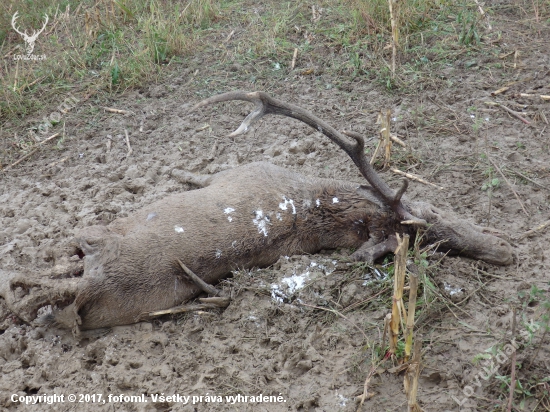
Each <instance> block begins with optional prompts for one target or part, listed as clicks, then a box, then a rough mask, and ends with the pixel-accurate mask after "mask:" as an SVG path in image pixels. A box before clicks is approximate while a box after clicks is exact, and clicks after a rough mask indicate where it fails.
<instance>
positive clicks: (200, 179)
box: [170, 169, 215, 187]
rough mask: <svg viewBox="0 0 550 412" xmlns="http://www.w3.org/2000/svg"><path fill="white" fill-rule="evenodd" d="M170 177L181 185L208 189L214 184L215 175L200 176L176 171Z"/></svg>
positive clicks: (184, 171)
mask: <svg viewBox="0 0 550 412" xmlns="http://www.w3.org/2000/svg"><path fill="white" fill-rule="evenodd" d="M170 175H171V176H172V177H174V178H175V179H176V180H178V181H179V182H181V183H191V184H192V185H195V186H198V187H206V186H208V185H210V183H212V178H213V177H214V176H215V175H199V174H196V173H192V172H188V171H186V170H179V169H174V170H172V172H170Z"/></svg>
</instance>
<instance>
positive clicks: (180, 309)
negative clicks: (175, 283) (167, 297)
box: [137, 259, 231, 321]
mask: <svg viewBox="0 0 550 412" xmlns="http://www.w3.org/2000/svg"><path fill="white" fill-rule="evenodd" d="M177 262H178V264H179V265H180V266H181V268H182V269H183V271H184V272H185V273H186V274H187V276H189V278H190V279H191V280H192V281H193V282H194V283H195V285H197V286H198V287H199V288H200V289H201V290H202V291H203V292H206V293H207V294H209V295H214V297H210V298H199V301H200V302H201V303H200V304H194V305H193V304H191V305H180V306H176V307H173V308H169V309H164V310H157V311H154V312H146V313H142V314H141V315H140V316H139V319H138V320H137V321H139V320H148V319H152V318H154V317H157V316H162V315H175V314H177V313H184V312H194V311H198V310H205V309H216V308H226V307H228V306H229V303H231V298H229V297H226V296H224V294H223V292H222V291H221V290H219V289H216V288H215V287H214V286H212V285H209V284H208V283H206V282H205V281H204V280H202V279H201V278H199V277H198V276H197V275H196V274H195V273H193V271H192V270H191V269H189V268H188V267H187V266H185V265H184V264H183V262H182V261H181V260H179V259H177Z"/></svg>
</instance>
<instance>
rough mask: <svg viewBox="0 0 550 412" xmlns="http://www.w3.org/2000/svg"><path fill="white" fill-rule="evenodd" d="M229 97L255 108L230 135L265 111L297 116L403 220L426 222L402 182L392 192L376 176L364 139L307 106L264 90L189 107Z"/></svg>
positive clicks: (238, 92)
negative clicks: (407, 202)
mask: <svg viewBox="0 0 550 412" xmlns="http://www.w3.org/2000/svg"><path fill="white" fill-rule="evenodd" d="M229 100H244V101H248V102H252V103H254V104H255V105H256V108H255V109H254V111H252V113H250V114H249V115H248V116H247V117H246V118H245V120H244V121H243V123H242V124H241V125H240V126H239V128H238V129H237V130H235V131H234V132H233V133H231V135H230V136H237V135H239V134H242V133H245V132H246V131H247V130H248V128H249V127H250V126H251V125H252V124H254V123H255V122H256V121H258V120H259V119H260V118H261V117H262V116H264V115H266V114H276V115H280V116H287V117H292V118H294V119H297V120H300V121H302V122H304V123H306V124H307V125H309V126H311V127H312V128H314V129H315V130H318V131H319V132H321V133H323V134H324V135H325V136H327V137H328V138H329V139H330V140H332V141H333V142H334V143H336V144H337V145H338V146H340V148H342V150H344V151H345V152H346V153H347V154H348V156H349V157H350V158H351V159H352V160H353V162H354V163H355V165H356V166H357V167H358V168H359V171H360V172H361V174H362V175H363V176H364V177H365V179H367V181H368V182H369V183H370V184H371V185H372V187H373V188H374V189H376V190H377V191H378V193H380V195H381V196H382V198H383V199H384V200H385V201H386V203H387V204H388V205H389V206H390V207H391V208H392V210H393V211H394V212H395V213H396V214H397V215H398V216H399V217H400V218H401V219H403V220H404V223H406V224H417V225H421V226H425V225H426V221H425V220H422V219H418V218H416V217H415V216H413V215H411V213H410V212H409V211H408V210H407V209H406V208H405V206H404V205H403V203H402V202H401V196H402V195H403V193H404V192H405V190H406V188H407V187H406V185H404V186H402V187H401V188H400V189H399V190H398V191H397V192H396V193H395V192H394V191H393V190H392V189H391V188H390V187H389V186H388V185H387V184H386V182H384V181H383V180H382V179H381V178H380V176H378V174H377V173H376V172H375V170H374V169H373V168H372V166H371V165H370V163H369V161H368V160H367V158H366V157H365V154H364V146H365V142H364V140H363V137H362V136H360V135H359V134H357V133H354V132H347V133H346V134H347V135H348V136H349V137H351V138H352V139H354V140H355V142H353V143H352V142H350V141H349V140H348V139H347V138H346V137H345V136H344V134H342V133H340V132H339V131H338V130H336V129H335V128H334V127H332V126H330V125H329V124H328V123H326V122H325V121H324V120H322V119H320V118H318V117H317V116H315V115H314V114H312V113H310V112H308V111H307V110H304V109H302V108H301V107H298V106H295V105H293V104H291V103H286V102H282V101H280V100H277V99H274V98H273V97H271V96H269V95H268V94H267V93H264V92H252V93H247V92H242V91H235V92H228V93H223V94H220V95H218V96H213V97H210V98H208V99H205V100H203V101H201V102H200V103H198V104H197V105H195V107H193V109H192V110H195V109H197V108H199V107H202V106H205V105H208V104H212V103H220V102H225V101H229Z"/></svg>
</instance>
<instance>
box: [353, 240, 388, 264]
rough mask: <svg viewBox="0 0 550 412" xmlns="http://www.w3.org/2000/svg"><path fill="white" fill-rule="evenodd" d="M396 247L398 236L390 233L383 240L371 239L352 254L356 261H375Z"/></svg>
mask: <svg viewBox="0 0 550 412" xmlns="http://www.w3.org/2000/svg"><path fill="white" fill-rule="evenodd" d="M396 248H397V238H396V237H395V235H390V236H388V238H387V239H386V240H383V241H381V242H376V240H375V239H369V240H367V241H366V242H365V243H363V245H362V246H361V247H360V248H359V249H357V250H356V251H355V252H354V253H353V254H352V255H351V259H352V260H355V261H356V262H359V261H363V262H367V263H374V261H375V260H376V259H378V258H380V257H382V256H384V255H386V254H388V253H390V252H393V251H394V250H395V249H396Z"/></svg>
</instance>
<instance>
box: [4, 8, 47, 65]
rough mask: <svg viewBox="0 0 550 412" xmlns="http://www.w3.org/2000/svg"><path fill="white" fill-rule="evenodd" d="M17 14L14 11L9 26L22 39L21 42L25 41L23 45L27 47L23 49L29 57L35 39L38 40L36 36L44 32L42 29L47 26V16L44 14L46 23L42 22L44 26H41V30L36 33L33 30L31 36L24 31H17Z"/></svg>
mask: <svg viewBox="0 0 550 412" xmlns="http://www.w3.org/2000/svg"><path fill="white" fill-rule="evenodd" d="M18 13H19V12H17V11H16V12H15V14H14V15H13V17H12V19H11V25H12V27H13V29H14V30H15V31H16V32H17V33H19V34H20V35H21V36H22V37H23V40H25V43H27V46H26V47H25V50H26V52H27V56H29V55H30V54H32V52H33V50H34V44H35V43H36V39H37V38H38V35H39V34H40V33H42V32H43V31H44V29H45V28H46V24H48V15H47V14H44V17H45V18H46V21H44V25H43V26H42V28H41V29H40V30H38V31H36V30H33V31H32V34H31V35H28V34H27V32H26V31H24V32H21V31H19V30H18V29H17V26H16V25H15V24H16V20H17V18H18V17H19V16H18Z"/></svg>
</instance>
